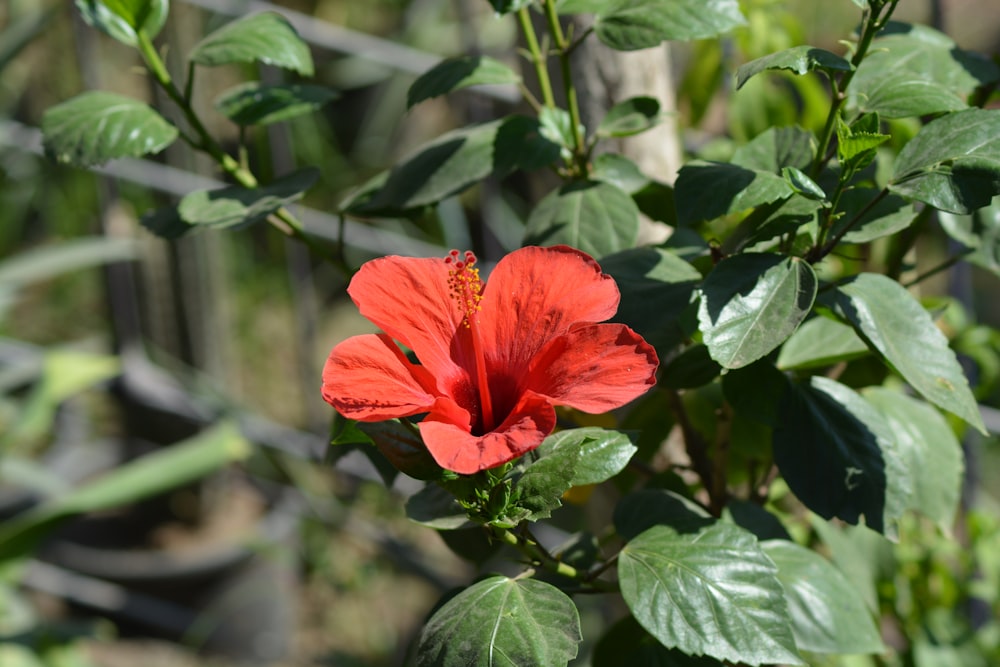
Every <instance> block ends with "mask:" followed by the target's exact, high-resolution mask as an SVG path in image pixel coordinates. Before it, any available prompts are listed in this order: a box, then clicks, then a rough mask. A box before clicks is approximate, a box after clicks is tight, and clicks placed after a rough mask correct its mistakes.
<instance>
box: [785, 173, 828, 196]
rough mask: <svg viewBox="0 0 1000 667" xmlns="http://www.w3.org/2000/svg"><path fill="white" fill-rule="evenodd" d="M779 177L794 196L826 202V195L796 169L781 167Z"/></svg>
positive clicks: (817, 185)
mask: <svg viewBox="0 0 1000 667" xmlns="http://www.w3.org/2000/svg"><path fill="white" fill-rule="evenodd" d="M781 175H782V176H783V177H784V179H785V181H786V182H787V183H788V185H789V186H791V188H792V190H794V191H795V193H796V194H798V195H801V196H802V197H805V198H806V199H813V200H816V201H826V193H825V192H823V188H821V187H820V186H819V184H817V183H816V181H814V180H813V179H811V178H809V176H808V175H806V174H805V172H803V171H802V170H801V169H799V168H798V167H782V168H781Z"/></svg>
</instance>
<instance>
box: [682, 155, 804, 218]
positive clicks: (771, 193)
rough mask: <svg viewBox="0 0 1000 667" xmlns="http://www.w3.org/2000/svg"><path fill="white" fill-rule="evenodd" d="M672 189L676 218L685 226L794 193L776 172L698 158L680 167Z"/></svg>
mask: <svg viewBox="0 0 1000 667" xmlns="http://www.w3.org/2000/svg"><path fill="white" fill-rule="evenodd" d="M675 189H676V201H677V221H678V223H679V224H681V225H685V226H691V225H695V224H697V223H699V222H704V221H708V220H714V219H715V218H718V217H721V216H723V215H728V214H730V213H739V212H741V211H745V210H747V209H751V208H754V207H756V206H760V205H761V204H769V203H771V202H776V201H779V200H781V199H787V198H788V197H791V196H792V195H793V194H794V190H792V188H791V186H789V185H788V183H787V182H786V181H785V179H784V178H782V177H781V176H779V175H777V174H773V173H769V172H766V171H755V170H751V169H745V168H743V167H740V166H738V165H734V164H728V163H723V162H704V161H701V160H694V161H692V162H689V163H688V164H686V165H684V167H682V168H681V170H680V173H678V175H677V183H676V184H675Z"/></svg>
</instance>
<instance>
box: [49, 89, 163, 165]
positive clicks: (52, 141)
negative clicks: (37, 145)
mask: <svg viewBox="0 0 1000 667" xmlns="http://www.w3.org/2000/svg"><path fill="white" fill-rule="evenodd" d="M176 138H177V128H176V127H174V126H173V125H172V124H171V123H170V122H169V121H168V120H167V119H166V118H164V117H163V116H161V115H160V114H159V113H157V112H156V111H155V110H154V109H153V108H152V107H150V106H148V105H146V104H143V103H142V102H139V101H138V100H134V99H132V98H130V97H124V96H122V95H117V94H114V93H105V92H100V91H90V92H86V93H82V94H80V95H77V96H76V97H74V98H72V99H70V100H67V101H65V102H63V103H62V104H57V105H56V106H54V107H50V108H49V109H48V110H47V111H46V112H45V114H44V115H43V116H42V142H43V144H44V146H45V152H46V153H47V154H48V155H50V156H52V157H53V158H54V159H55V160H57V161H59V162H64V163H67V164H72V165H74V166H76V167H90V166H93V165H98V164H102V163H104V162H107V161H108V160H113V159H114V158H120V157H140V156H142V155H147V154H149V153H158V152H160V151H161V150H163V149H164V148H166V147H167V146H169V145H170V144H172V143H173V142H174V140H175V139H176Z"/></svg>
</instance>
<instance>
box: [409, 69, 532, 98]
mask: <svg viewBox="0 0 1000 667" xmlns="http://www.w3.org/2000/svg"><path fill="white" fill-rule="evenodd" d="M520 82H521V77H520V75H518V73H517V72H515V71H514V70H512V69H511V68H509V67H507V65H504V64H503V63H502V62H500V61H499V60H496V59H495V58H490V57H489V56H461V57H458V58H448V59H447V60H443V61H441V62H440V63H438V64H437V65H435V66H434V67H432V68H430V69H429V70H427V71H426V72H424V73H423V74H421V75H420V76H419V77H417V80H416V81H414V82H413V84H412V85H410V90H409V92H408V93H407V94H406V107H407V108H411V107H413V106H415V105H417V104H419V103H421V102H423V101H424V100H429V99H431V98H433V97H438V96H439V95H446V94H448V93H451V92H454V91H456V90H461V89H462V88H468V87H469V86H479V85H485V84H505V83H506V84H517V83H520Z"/></svg>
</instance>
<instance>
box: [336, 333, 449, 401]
mask: <svg viewBox="0 0 1000 667" xmlns="http://www.w3.org/2000/svg"><path fill="white" fill-rule="evenodd" d="M434 386H435V385H434V379H433V378H432V377H431V376H430V375H429V374H428V373H427V370H426V369H424V368H422V367H420V366H416V365H414V364H411V363H410V362H409V360H408V359H407V358H406V357H405V356H404V355H403V353H402V351H401V350H400V349H399V347H398V346H397V345H396V344H395V343H394V342H392V339H391V338H389V337H388V336H386V335H374V334H366V335H363V336H354V337H353V338H348V339H347V340H345V341H344V342H342V343H340V344H339V345H337V346H336V347H335V348H333V351H332V352H331V353H330V357H329V358H328V359H327V360H326V366H325V367H324V368H323V398H324V399H326V402H327V403H329V404H330V405H332V406H333V407H335V408H336V409H337V412H339V413H340V414H342V415H344V416H345V417H348V418H350V419H358V420H360V421H381V420H383V419H393V418H395V417H407V416H409V415H415V414H418V413H420V412H427V411H428V409H429V408H430V406H431V405H432V404H433V403H434V400H435V396H434V394H433V393H432V392H433V391H434Z"/></svg>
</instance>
